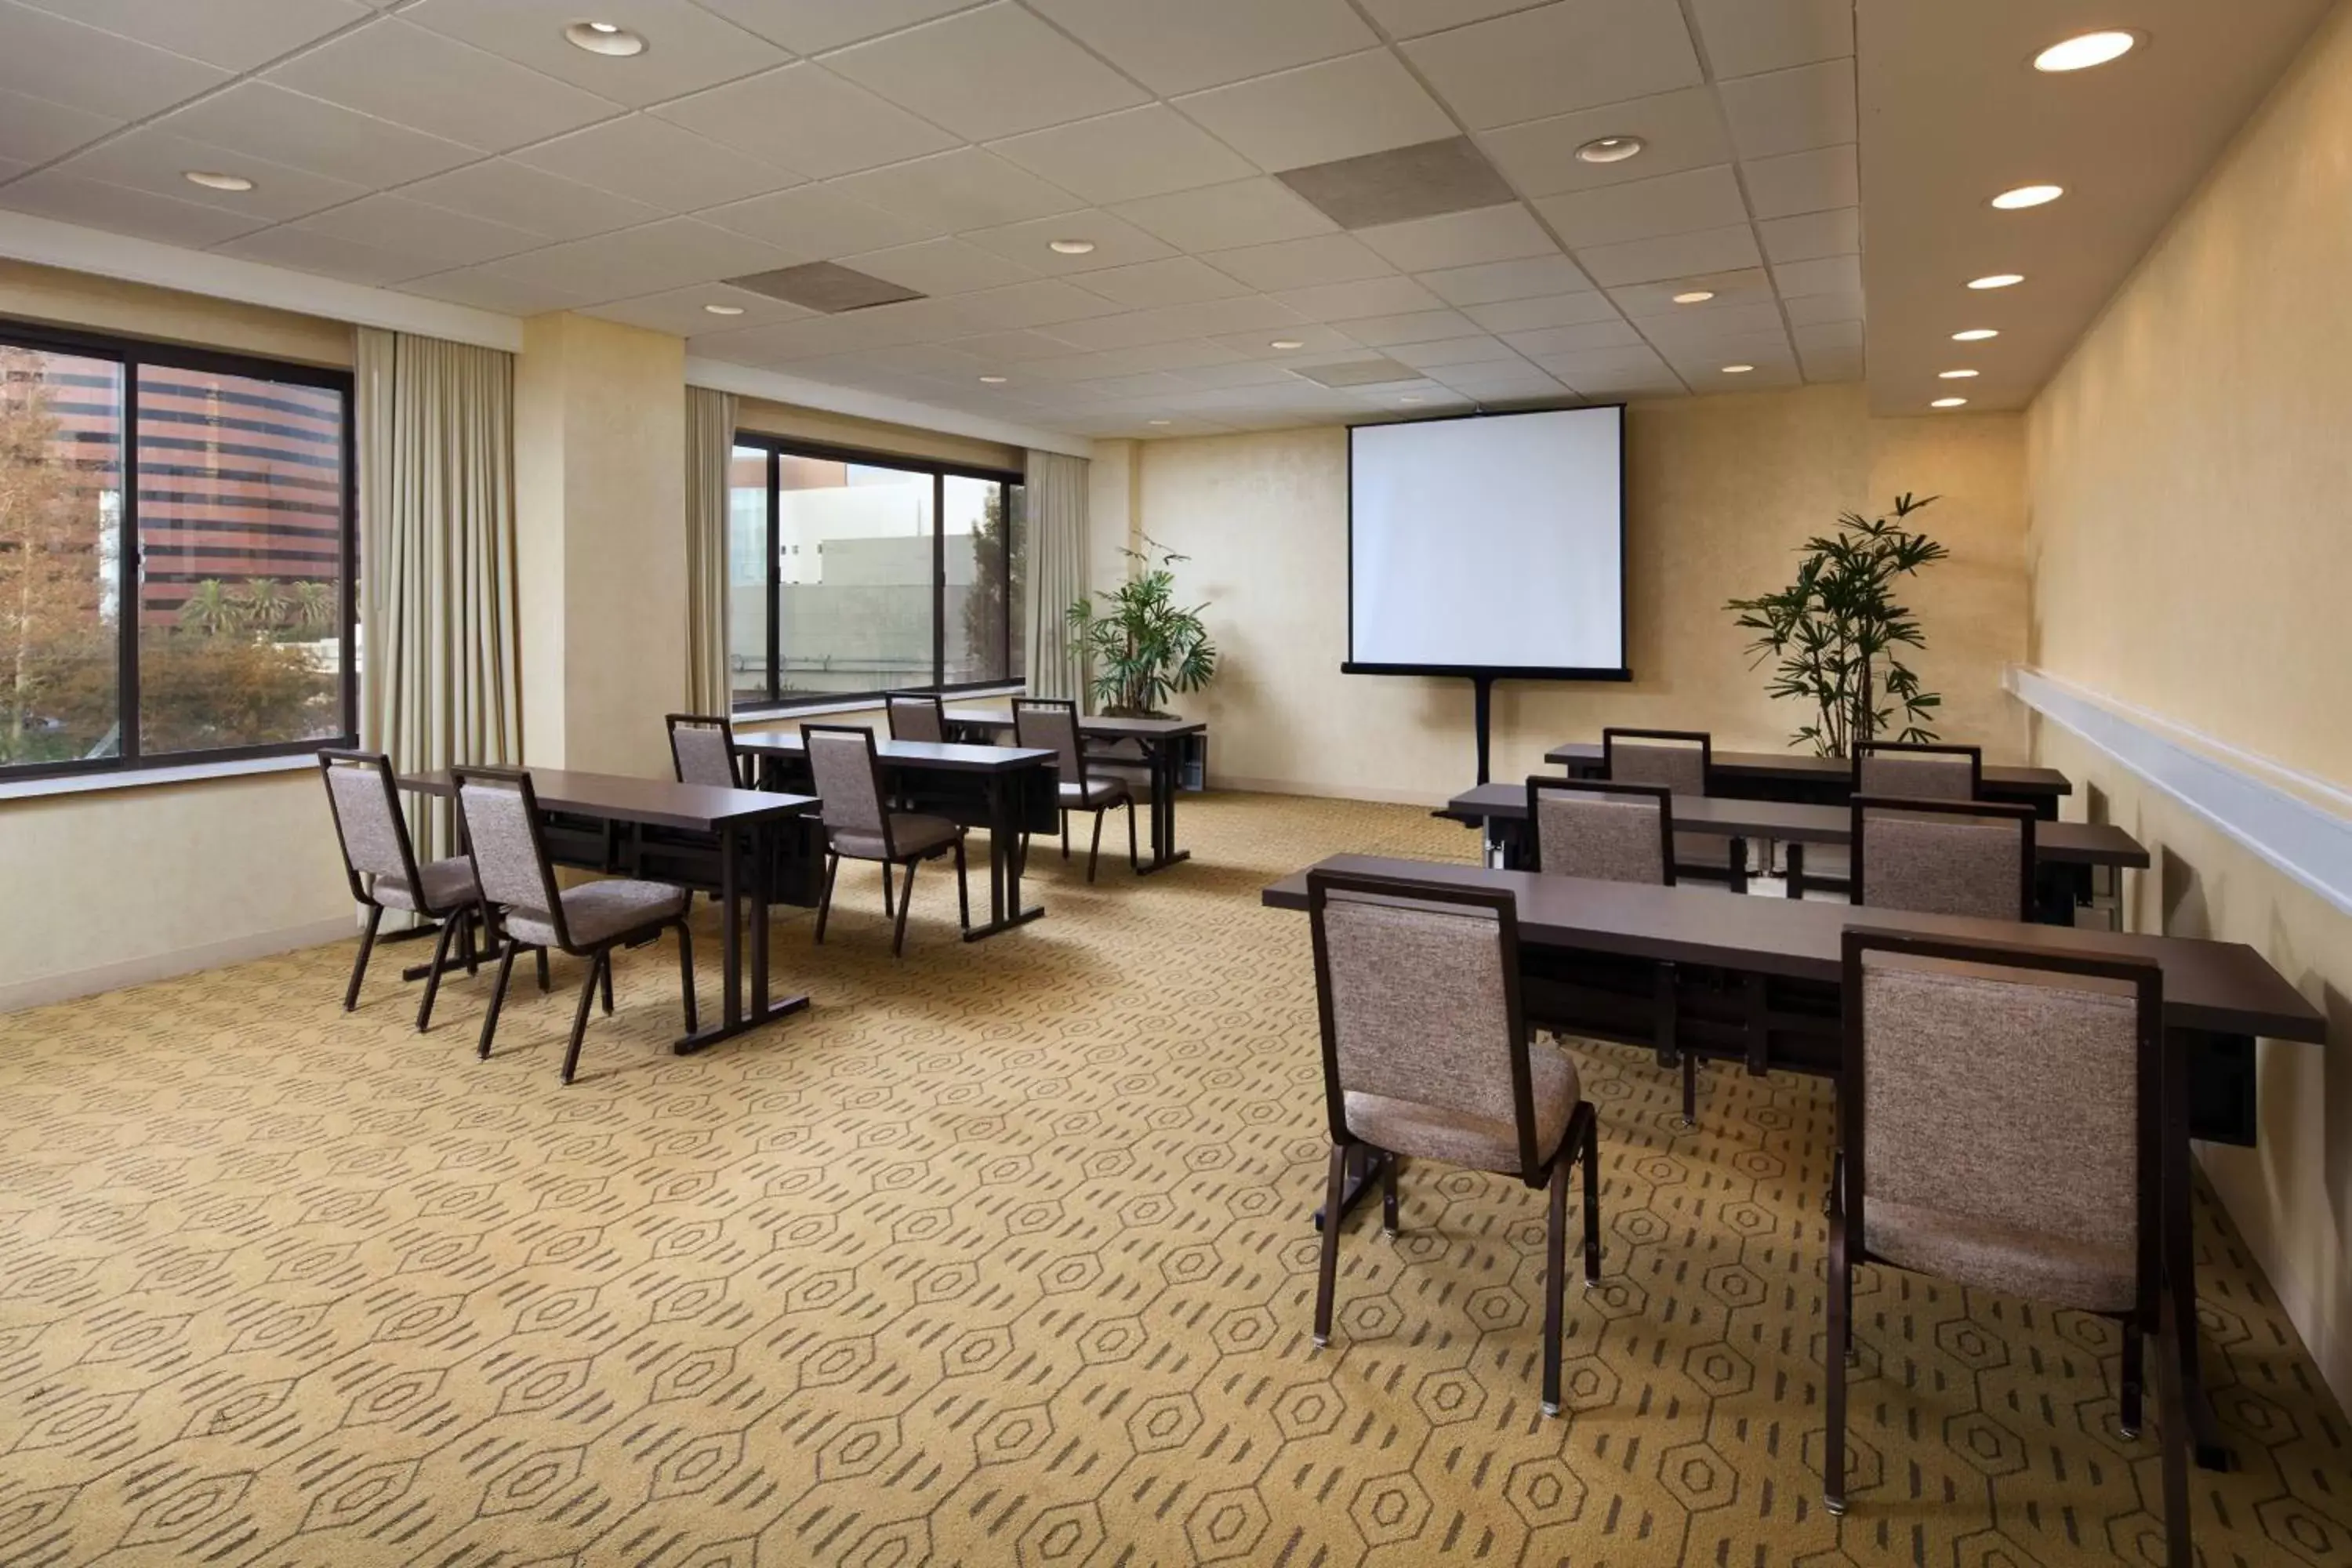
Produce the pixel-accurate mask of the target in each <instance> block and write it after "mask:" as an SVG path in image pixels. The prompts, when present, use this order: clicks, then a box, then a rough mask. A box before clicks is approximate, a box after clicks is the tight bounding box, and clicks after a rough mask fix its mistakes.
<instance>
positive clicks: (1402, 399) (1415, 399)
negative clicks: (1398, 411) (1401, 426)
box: [1397, 397, 1421, 403]
mask: <svg viewBox="0 0 2352 1568" xmlns="http://www.w3.org/2000/svg"><path fill="white" fill-rule="evenodd" d="M1397 401H1398V402H1399V403H1419V402H1420V401H1421V399H1420V398H1418V397H1400V398H1398V399H1397Z"/></svg>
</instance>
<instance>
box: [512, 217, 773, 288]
mask: <svg viewBox="0 0 2352 1568" xmlns="http://www.w3.org/2000/svg"><path fill="white" fill-rule="evenodd" d="M786 265H789V258H786V257H784V256H782V255H781V254H779V253H778V252H777V250H776V249H775V247H772V246H767V245H762V244H761V243H760V242H759V241H758V240H755V239H750V238H747V237H744V236H742V235H740V234H735V233H732V232H730V230H727V229H723V228H718V227H714V226H711V225H709V224H707V223H698V222H697V221H696V220H695V219H693V218H685V217H672V218H664V219H662V221H661V222H659V223H649V224H646V225H645V226H643V227H641V228H625V229H620V230H617V231H615V232H614V233H612V234H600V235H596V236H594V237H591V238H588V239H575V240H572V241H569V242H567V243H565V244H562V245H551V246H549V247H546V248H544V249H541V250H534V251H530V252H529V253H527V254H525V255H522V256H516V257H509V258H507V259H506V260H503V261H494V262H490V263H488V270H489V271H492V272H495V273H497V274H499V276H501V277H506V278H511V279H516V280H518V281H520V282H523V283H534V284H542V285H546V286H549V287H552V288H557V289H568V290H571V291H572V292H575V293H579V294H583V295H585V296H586V297H587V298H589V299H591V300H596V301H598V302H600V303H601V302H603V301H604V300H625V299H628V298H630V297H631V296H633V295H638V294H653V293H658V292H660V291H661V290H663V289H681V288H684V287H686V286H688V284H694V283H711V282H716V281H717V280H719V279H722V278H738V277H741V276H743V275H745V274H747V273H752V272H761V271H765V270H767V269H768V268H774V267H782V266H786Z"/></svg>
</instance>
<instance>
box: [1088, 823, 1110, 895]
mask: <svg viewBox="0 0 2352 1568" xmlns="http://www.w3.org/2000/svg"><path fill="white" fill-rule="evenodd" d="M1108 815H1109V814H1108V812H1102V811H1097V812H1096V813H1095V841H1094V842H1093V843H1092V844H1090V845H1088V846H1087V881H1089V882H1091V881H1093V880H1094V879H1095V863H1096V862H1097V861H1098V860H1100V859H1101V858H1102V819H1103V818H1104V817H1105V816H1108Z"/></svg>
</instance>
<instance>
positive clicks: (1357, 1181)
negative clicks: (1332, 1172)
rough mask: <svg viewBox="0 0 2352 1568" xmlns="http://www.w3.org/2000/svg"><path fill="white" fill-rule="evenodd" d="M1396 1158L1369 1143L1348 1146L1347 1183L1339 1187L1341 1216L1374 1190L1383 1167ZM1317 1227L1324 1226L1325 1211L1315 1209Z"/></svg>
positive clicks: (1319, 1228) (1346, 1215) (1348, 1212)
mask: <svg viewBox="0 0 2352 1568" xmlns="http://www.w3.org/2000/svg"><path fill="white" fill-rule="evenodd" d="M1394 1158H1396V1156H1395V1155H1393V1154H1384V1153H1380V1152H1376V1151H1374V1150H1373V1149H1372V1148H1370V1146H1369V1145H1367V1144H1363V1143H1354V1144H1350V1145H1349V1148H1348V1163H1347V1175H1346V1184H1345V1185H1344V1186H1342V1187H1341V1188H1340V1189H1339V1217H1340V1218H1341V1219H1345V1218H1347V1217H1348V1215H1350V1214H1351V1213H1353V1212H1354V1211H1355V1207H1356V1200H1357V1199H1359V1198H1360V1197H1362V1196H1363V1195H1364V1194H1366V1193H1368V1192H1370V1191H1371V1190H1372V1184H1373V1183H1374V1182H1375V1181H1377V1180H1378V1179H1379V1178H1380V1175H1381V1168H1382V1167H1383V1166H1385V1165H1386V1164H1387V1163H1388V1162H1389V1161H1391V1160H1392V1159H1394ZM1315 1228H1316V1229H1317V1230H1321V1229H1322V1228H1323V1211H1322V1210H1321V1209H1317V1210H1316V1211H1315Z"/></svg>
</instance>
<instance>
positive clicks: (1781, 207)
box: [1739, 142, 1862, 218]
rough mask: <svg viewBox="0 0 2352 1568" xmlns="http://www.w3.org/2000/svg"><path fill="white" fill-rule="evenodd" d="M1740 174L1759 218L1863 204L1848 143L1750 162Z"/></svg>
mask: <svg viewBox="0 0 2352 1568" xmlns="http://www.w3.org/2000/svg"><path fill="white" fill-rule="evenodd" d="M1739 174H1740V177H1741V179H1743V180H1744V181H1746V182H1747V185H1748V205H1749V206H1750V207H1752V208H1753V209H1754V211H1755V214H1756V216H1758V217H1759V218H1773V217H1794V216H1797V215H1798V214H1800V213H1817V212H1827V211H1828V210H1829V209H1830V208H1832V207H1851V206H1858V205H1861V202H1862V194H1861V193H1862V183H1861V180H1860V178H1859V177H1858V175H1857V174H1856V172H1855V169H1854V157H1853V144H1852V143H1851V142H1849V143H1845V144H1843V145H1841V146H1836V147H1816V148H1813V149H1812V150H1811V151H1810V152H1805V153H1783V154H1781V155H1780V157H1777V158H1750V159H1748V160H1747V161H1746V162H1744V163H1741V164H1740V166H1739Z"/></svg>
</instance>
